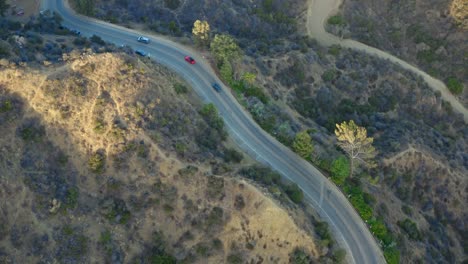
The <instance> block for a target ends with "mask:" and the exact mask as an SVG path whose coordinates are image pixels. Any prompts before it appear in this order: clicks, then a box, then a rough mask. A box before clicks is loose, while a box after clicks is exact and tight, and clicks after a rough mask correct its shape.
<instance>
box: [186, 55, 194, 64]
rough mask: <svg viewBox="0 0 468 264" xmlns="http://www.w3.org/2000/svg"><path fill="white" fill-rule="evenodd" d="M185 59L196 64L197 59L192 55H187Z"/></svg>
mask: <svg viewBox="0 0 468 264" xmlns="http://www.w3.org/2000/svg"><path fill="white" fill-rule="evenodd" d="M185 61H187V62H188V63H190V64H195V63H196V61H195V60H194V59H193V58H192V57H190V56H185Z"/></svg>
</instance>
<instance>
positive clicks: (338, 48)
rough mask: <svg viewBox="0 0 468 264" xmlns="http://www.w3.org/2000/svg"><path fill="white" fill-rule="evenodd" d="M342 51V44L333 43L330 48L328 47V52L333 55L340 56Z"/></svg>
mask: <svg viewBox="0 0 468 264" xmlns="http://www.w3.org/2000/svg"><path fill="white" fill-rule="evenodd" d="M340 52H341V46H340V45H336V44H334V45H331V46H330V47H329V48H328V53H329V54H331V55H333V56H338V55H340Z"/></svg>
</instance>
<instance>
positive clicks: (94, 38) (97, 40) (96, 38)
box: [89, 35, 106, 46]
mask: <svg viewBox="0 0 468 264" xmlns="http://www.w3.org/2000/svg"><path fill="white" fill-rule="evenodd" d="M89 39H90V40H91V42H93V43H96V44H99V45H101V46H104V45H105V44H106V43H105V42H104V40H102V38H101V37H99V36H97V35H92V36H91V38H89Z"/></svg>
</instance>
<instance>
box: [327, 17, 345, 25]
mask: <svg viewBox="0 0 468 264" xmlns="http://www.w3.org/2000/svg"><path fill="white" fill-rule="evenodd" d="M327 22H328V24H330V25H335V26H344V25H346V22H345V20H344V18H343V17H342V16H340V15H335V16H331V17H330V18H329V19H328V21H327Z"/></svg>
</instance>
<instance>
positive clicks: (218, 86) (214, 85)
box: [211, 83, 221, 93]
mask: <svg viewBox="0 0 468 264" xmlns="http://www.w3.org/2000/svg"><path fill="white" fill-rule="evenodd" d="M211 86H213V89H215V90H216V91H217V92H218V93H219V92H221V86H220V85H219V84H217V83H213V85H211Z"/></svg>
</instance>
